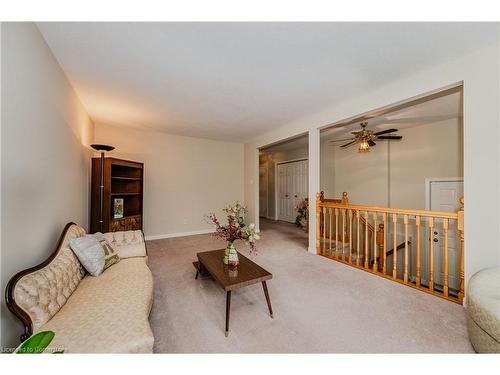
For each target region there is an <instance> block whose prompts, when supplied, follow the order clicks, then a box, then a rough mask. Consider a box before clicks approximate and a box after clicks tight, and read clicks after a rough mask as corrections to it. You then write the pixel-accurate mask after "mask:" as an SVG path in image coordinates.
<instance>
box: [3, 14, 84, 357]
mask: <svg viewBox="0 0 500 375" xmlns="http://www.w3.org/2000/svg"><path fill="white" fill-rule="evenodd" d="M1 35H2V45H1V48H2V66H1V69H2V83H1V89H2V113H1V122H2V143H1V146H2V150H1V155H2V212H1V215H2V238H1V245H2V247H1V261H2V262H1V267H2V268H1V269H2V278H1V283H2V295H3V291H4V290H5V287H6V284H7V282H8V280H9V278H10V277H11V276H13V275H14V274H15V273H16V272H18V271H21V270H22V269H25V268H28V267H30V266H34V265H36V264H38V263H40V262H41V261H43V260H44V259H46V258H47V256H48V255H49V254H50V253H51V252H52V251H53V249H54V246H55V245H56V242H57V239H58V237H59V235H60V234H61V231H62V229H63V227H64V225H65V224H66V223H67V222H69V221H74V222H76V223H78V224H80V225H83V226H84V227H87V223H88V211H89V204H88V203H89V166H90V155H91V153H90V151H89V149H88V147H85V145H88V143H89V140H90V139H91V137H92V136H93V135H92V132H93V125H92V123H91V121H90V119H89V117H88V115H87V113H86V112H85V110H84V108H83V106H82V105H81V103H80V101H79V99H78V97H77V96H76V94H75V92H74V91H73V88H72V87H71V85H70V84H69V82H68V80H67V78H66V76H65V74H64V72H63V71H62V70H61V68H60V67H59V65H58V63H57V61H56V59H55V58H54V56H53V55H52V53H51V51H50V49H49V48H48V46H47V45H46V44H45V41H44V39H43V38H42V36H41V34H40V33H39V31H38V29H37V28H36V26H35V25H34V24H32V23H3V24H2V34H1ZM1 307H2V317H1V321H2V346H4V347H6V346H7V347H9V346H13V345H15V346H17V345H18V344H19V335H20V334H21V333H22V327H21V325H20V324H19V323H17V320H15V319H14V317H13V316H12V314H11V313H10V312H9V311H8V310H7V308H6V306H5V301H4V299H3V298H2V306H1Z"/></svg>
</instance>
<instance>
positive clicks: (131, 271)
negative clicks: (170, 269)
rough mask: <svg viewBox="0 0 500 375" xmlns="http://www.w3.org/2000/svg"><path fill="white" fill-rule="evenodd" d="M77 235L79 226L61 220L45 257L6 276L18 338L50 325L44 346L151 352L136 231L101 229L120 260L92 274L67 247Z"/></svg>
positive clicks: (142, 252) (143, 259)
mask: <svg viewBox="0 0 500 375" xmlns="http://www.w3.org/2000/svg"><path fill="white" fill-rule="evenodd" d="M83 235H85V230H84V229H83V228H81V227H79V226H78V225H76V224H74V223H69V224H67V225H66V227H65V228H64V231H63V233H62V235H61V237H60V239H59V243H58V245H57V247H56V249H55V251H54V252H53V253H52V255H51V256H50V257H49V258H48V259H47V260H46V261H45V262H43V263H41V264H40V265H38V266H36V267H33V268H30V269H27V270H24V271H21V272H19V273H18V274H17V275H15V276H14V277H13V278H12V279H11V280H10V281H9V284H8V285H7V290H6V301H7V306H8V307H9V309H10V310H11V311H12V312H13V313H14V315H16V316H17V317H18V318H19V319H20V320H21V322H22V323H23V324H24V327H25V332H24V334H23V335H22V336H21V341H24V340H26V339H27V338H28V337H29V336H30V335H31V334H33V333H36V332H38V331H45V330H51V331H54V332H55V337H54V340H53V341H52V343H51V344H50V347H51V348H57V349H64V351H65V353H151V352H152V350H153V342H154V338H153V333H152V331H151V327H150V325H149V312H150V309H151V304H152V297H153V278H152V275H151V271H150V270H149V268H148V266H147V251H146V245H145V242H144V237H143V235H142V232H141V231H127V232H113V233H105V234H104V236H105V237H106V239H107V240H108V242H110V243H111V245H112V246H113V247H114V248H115V249H116V250H117V252H118V254H119V255H120V258H121V260H120V262H118V263H116V264H115V265H113V266H111V267H110V268H108V269H106V270H105V271H104V272H103V273H102V274H101V275H99V276H98V277H93V276H90V275H88V274H86V271H85V269H84V268H83V266H82V265H81V264H80V262H79V261H78V258H77V257H76V256H75V255H74V253H73V251H72V250H71V248H70V247H69V241H70V240H71V239H72V238H76V237H81V236H83Z"/></svg>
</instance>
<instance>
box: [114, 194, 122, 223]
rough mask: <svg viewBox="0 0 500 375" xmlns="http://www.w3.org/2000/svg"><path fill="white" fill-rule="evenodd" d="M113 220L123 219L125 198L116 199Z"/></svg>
mask: <svg viewBox="0 0 500 375" xmlns="http://www.w3.org/2000/svg"><path fill="white" fill-rule="evenodd" d="M113 204H114V214H113V219H121V218H122V217H123V198H115V199H114V201H113Z"/></svg>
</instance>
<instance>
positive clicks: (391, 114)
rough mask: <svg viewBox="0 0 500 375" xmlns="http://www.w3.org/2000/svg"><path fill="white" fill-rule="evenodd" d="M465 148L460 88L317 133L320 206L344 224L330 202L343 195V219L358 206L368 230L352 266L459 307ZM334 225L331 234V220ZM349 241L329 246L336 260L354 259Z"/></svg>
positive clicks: (446, 90) (384, 109) (375, 112)
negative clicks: (346, 254)
mask: <svg viewBox="0 0 500 375" xmlns="http://www.w3.org/2000/svg"><path fill="white" fill-rule="evenodd" d="M463 144H464V137H463V86H462V84H461V83H458V84H456V85H452V86H450V87H447V88H444V89H440V90H436V91H435V92H433V93H430V94H425V95H422V96H419V97H418V98H414V99H409V100H408V101H405V102H401V103H398V104H395V105H393V106H388V107H384V108H383V109H380V110H375V111H371V112H369V113H365V114H363V115H360V116H356V117H354V118H352V119H348V120H345V121H341V122H338V123H335V124H332V125H331V126H329V127H327V128H324V129H323V130H322V131H321V135H320V153H321V154H320V168H321V169H320V171H321V172H320V187H321V190H322V191H324V198H325V199H324V200H325V203H323V206H325V207H327V210H328V209H330V210H333V211H335V212H337V211H338V212H339V215H340V219H338V220H339V221H341V219H342V220H343V218H342V213H343V214H346V213H345V212H344V211H343V210H344V209H345V208H344V207H343V206H340V208H339V207H337V206H336V204H335V203H334V202H333V203H332V204H330V205H329V203H328V202H327V201H329V200H330V201H334V200H335V199H337V200H338V199H340V198H341V197H343V196H344V195H345V197H347V196H348V200H349V205H351V207H349V208H347V209H345V210H347V211H346V212H347V214H349V213H351V214H353V215H355V214H356V212H357V211H356V208H355V207H356V206H362V207H364V208H365V211H366V212H363V213H362V217H361V225H365V227H366V228H368V229H367V231H366V234H365V237H363V233H361V238H365V242H364V243H363V241H361V240H359V239H358V242H359V243H360V245H359V247H361V248H363V246H364V248H363V249H365V251H366V252H365V253H364V252H363V251H361V255H360V258H361V259H360V260H359V261H358V260H357V259H356V258H354V259H355V260H356V262H360V264H362V267H364V268H366V269H370V270H372V271H373V272H377V273H380V274H382V275H383V276H385V277H390V278H392V279H394V280H398V281H400V280H402V282H403V283H405V284H412V285H413V286H416V287H419V288H421V289H422V288H424V289H425V288H427V289H426V290H427V291H429V292H432V293H434V294H438V295H439V293H441V295H444V296H445V297H446V298H455V299H456V300H461V298H462V296H463V290H462V280H461V276H460V275H461V268H462V265H461V258H462V257H463V251H462V249H461V247H460V244H461V239H460V235H459V228H460V225H458V222H459V220H458V217H459V216H458V211H459V210H460V209H461V207H462V206H463V205H462V203H461V201H460V198H462V197H463V190H464V189H463V184H464V178H463V176H464V174H463ZM344 193H345V194H344ZM326 212H327V214H326V215H325V220H326V221H325V220H324V221H325V224H323V227H322V226H321V221H320V227H319V230H320V233H323V234H329V233H330V232H329V231H328V228H327V227H325V225H326V224H328V219H329V217H328V213H329V211H326ZM353 212H354V213H353ZM427 213H429V215H427ZM335 215H336V214H334V215H333V216H334V220H335V219H336V218H337V217H336V216H335ZM363 220H364V224H363ZM346 221H349V220H348V219H346ZM333 226H334V228H335V229H336V224H335V221H334V224H333ZM353 226H354V231H356V225H353ZM347 227H348V228H351V227H350V226H349V225H347V226H346V228H347ZM339 232H340V234H343V231H342V230H339ZM372 232H373V233H372ZM335 233H336V232H335V230H333V234H334V235H335ZM327 237H328V235H326V236H325V238H326V239H328V238H327ZM339 238H340V237H339ZM351 240H352V238H351V236H350V235H346V236H345V241H346V242H345V243H342V241H341V240H340V239H339V240H338V241H340V242H339V243H335V241H334V243H333V245H332V247H333V249H334V250H335V251H337V249H339V250H338V251H340V253H341V254H343V253H342V251H345V252H352V251H353V249H351V248H349V246H350V245H351V243H350V242H349V241H351ZM330 242H331V241H330ZM321 244H322V242H321V240H320V245H321ZM348 245H349V246H348ZM344 247H347V250H343V248H344ZM327 250H329V249H327ZM370 252H371V253H370ZM349 259H351V258H349Z"/></svg>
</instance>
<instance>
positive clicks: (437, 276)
mask: <svg viewBox="0 0 500 375" xmlns="http://www.w3.org/2000/svg"><path fill="white" fill-rule="evenodd" d="M429 184H430V187H429V197H428V199H429V202H428V206H429V208H430V210H431V211H445V212H457V211H458V210H459V208H460V198H461V197H463V194H464V182H463V180H449V181H446V180H445V179H443V180H439V181H432V180H431V181H430V182H429ZM426 238H428V239H429V240H430V239H432V241H433V243H434V283H435V285H443V276H444V230H443V222H442V220H436V222H435V223H434V229H433V231H432V233H428V234H427V236H426ZM425 258H426V259H425V264H423V266H425V270H424V269H423V270H422V271H424V272H425V273H424V272H423V276H425V278H424V277H423V279H424V280H425V281H427V278H428V277H427V275H428V268H429V266H428V259H429V254H426V257H425ZM459 265H460V240H459V234H458V231H457V223H456V220H450V223H449V230H448V275H449V277H448V286H449V287H450V288H452V289H459V287H460V275H459Z"/></svg>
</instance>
